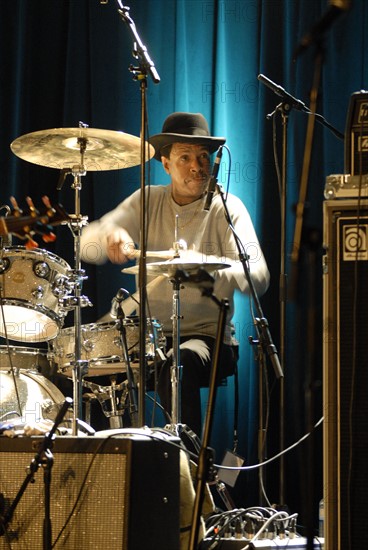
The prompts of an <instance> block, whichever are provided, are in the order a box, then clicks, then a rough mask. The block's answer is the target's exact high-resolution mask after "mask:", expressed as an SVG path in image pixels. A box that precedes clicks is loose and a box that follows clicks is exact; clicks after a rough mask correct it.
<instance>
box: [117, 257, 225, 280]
mask: <svg viewBox="0 0 368 550" xmlns="http://www.w3.org/2000/svg"><path fill="white" fill-rule="evenodd" d="M227 267H230V264H225V263H222V262H185V261H184V260H183V258H174V259H173V260H169V261H167V262H152V263H150V264H147V275H166V276H167V277H172V276H173V275H175V273H176V272H177V271H178V270H182V271H185V272H187V273H188V274H193V273H197V272H198V271H200V270H201V269H204V270H205V271H207V272H208V273H213V272H214V271H218V270H220V269H226V268H227ZM121 271H122V273H127V274H128V275H137V274H138V271H139V266H138V265H134V266H132V267H126V268H124V269H122V270H121Z"/></svg>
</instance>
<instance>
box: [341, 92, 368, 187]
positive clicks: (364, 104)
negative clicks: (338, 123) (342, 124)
mask: <svg viewBox="0 0 368 550" xmlns="http://www.w3.org/2000/svg"><path fill="white" fill-rule="evenodd" d="M345 173H346V174H351V175H352V176H358V175H360V174H368V92H367V91H360V92H355V93H354V94H352V95H351V97H350V102H349V108H348V113H347V117H346V129H345Z"/></svg>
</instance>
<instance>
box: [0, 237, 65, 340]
mask: <svg viewBox="0 0 368 550" xmlns="http://www.w3.org/2000/svg"><path fill="white" fill-rule="evenodd" d="M68 272H70V266H69V265H68V264H67V262H65V261H64V260H62V259H61V258H59V257H58V256H56V255H55V254H52V253H50V252H47V251H46V250H42V249H35V250H26V249H25V248H24V247H21V246H15V247H9V248H5V249H4V251H3V253H2V255H1V257H0V287H1V299H2V300H1V301H2V304H3V311H4V317H5V327H4V323H3V319H2V316H1V318H0V335H1V336H6V335H7V337H8V338H9V339H10V340H16V341H19V342H43V341H47V340H50V339H52V338H55V336H57V334H58V332H59V330H60V328H61V327H62V325H63V322H64V317H65V315H66V311H65V310H63V308H62V299H63V298H64V297H65V296H66V295H68V294H70V292H71V285H70V282H69V279H68ZM5 329H6V330H5Z"/></svg>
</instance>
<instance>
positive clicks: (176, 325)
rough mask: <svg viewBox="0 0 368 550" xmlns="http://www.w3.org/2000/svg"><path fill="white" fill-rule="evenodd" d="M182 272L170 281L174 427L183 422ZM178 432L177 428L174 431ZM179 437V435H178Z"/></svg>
mask: <svg viewBox="0 0 368 550" xmlns="http://www.w3.org/2000/svg"><path fill="white" fill-rule="evenodd" d="M179 273H180V271H179V270H177V271H176V273H175V275H174V277H172V278H171V279H170V282H171V283H172V285H173V300H172V307H173V314H172V328H173V339H172V349H173V359H172V365H171V367H170V380H171V423H172V425H173V427H177V426H178V425H179V424H180V420H181V412H180V411H181V403H180V397H181V391H180V379H181V365H180V319H181V315H180V286H181V277H180V275H179ZM174 431H177V428H176V429H175V430H174ZM177 435H178V434H177Z"/></svg>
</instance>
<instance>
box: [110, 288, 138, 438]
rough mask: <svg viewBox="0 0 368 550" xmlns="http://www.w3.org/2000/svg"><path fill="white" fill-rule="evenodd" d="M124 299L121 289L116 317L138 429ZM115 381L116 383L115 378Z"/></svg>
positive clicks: (132, 407)
mask: <svg viewBox="0 0 368 550" xmlns="http://www.w3.org/2000/svg"><path fill="white" fill-rule="evenodd" d="M123 299H124V289H119V290H118V291H117V293H116V296H115V301H116V317H117V323H118V330H119V334H120V343H121V348H122V350H123V359H124V361H125V364H126V374H127V392H128V398H129V415H130V419H131V422H132V427H133V428H137V427H138V393H137V384H136V382H135V380H134V375H133V371H132V367H131V365H130V358H129V351H130V350H129V347H128V339H127V333H126V327H125V324H124V317H125V315H124V311H123V308H122V306H121V303H122V301H123ZM113 381H114V383H115V380H114V378H113ZM116 427H118V426H116ZM120 427H122V426H120Z"/></svg>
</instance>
